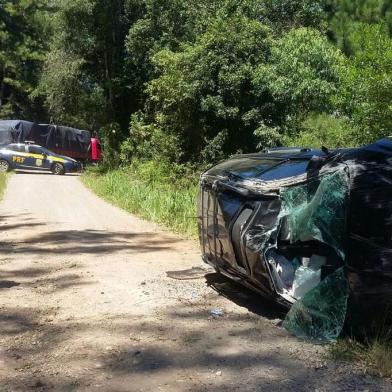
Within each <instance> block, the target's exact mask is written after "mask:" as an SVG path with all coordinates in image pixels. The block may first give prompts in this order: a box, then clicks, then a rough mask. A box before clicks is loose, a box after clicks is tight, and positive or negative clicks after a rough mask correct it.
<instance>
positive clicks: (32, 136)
mask: <svg viewBox="0 0 392 392" xmlns="http://www.w3.org/2000/svg"><path fill="white" fill-rule="evenodd" d="M90 137H91V136H90V132H89V131H85V130H79V129H75V128H70V127H63V126H57V125H53V124H36V123H32V122H28V121H21V120H4V121H0V144H9V143H22V142H25V141H33V142H34V143H36V144H38V145H40V146H44V147H46V148H48V149H49V150H52V151H54V152H56V153H59V154H64V155H69V156H72V157H77V158H85V157H86V154H87V152H88V148H89V145H90Z"/></svg>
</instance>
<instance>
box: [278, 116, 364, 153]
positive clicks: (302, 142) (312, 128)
mask: <svg viewBox="0 0 392 392" xmlns="http://www.w3.org/2000/svg"><path fill="white" fill-rule="evenodd" d="M301 128H302V130H301V132H300V133H299V134H297V135H295V136H294V137H287V138H286V139H285V144H287V145H288V146H293V147H294V146H295V147H313V148H320V147H321V146H325V147H328V148H334V147H351V146H352V147H354V146H356V145H358V141H357V137H356V134H357V131H356V130H355V129H353V128H352V127H351V126H350V124H349V121H348V119H347V118H337V117H334V116H331V115H329V114H326V113H321V114H311V115H310V116H309V117H308V118H307V119H306V120H305V121H304V122H303V123H302V126H301Z"/></svg>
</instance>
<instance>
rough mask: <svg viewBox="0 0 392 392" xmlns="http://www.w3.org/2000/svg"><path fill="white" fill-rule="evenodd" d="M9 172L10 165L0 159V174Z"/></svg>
mask: <svg viewBox="0 0 392 392" xmlns="http://www.w3.org/2000/svg"><path fill="white" fill-rule="evenodd" d="M8 170H10V164H9V163H8V161H6V160H5V159H0V173H5V172H7V171H8Z"/></svg>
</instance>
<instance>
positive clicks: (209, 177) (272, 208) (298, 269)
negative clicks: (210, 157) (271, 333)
mask: <svg viewBox="0 0 392 392" xmlns="http://www.w3.org/2000/svg"><path fill="white" fill-rule="evenodd" d="M391 163H392V139H390V138H385V139H382V140H380V141H378V142H376V143H374V144H370V145H367V146H364V147H360V148H352V149H337V150H334V151H327V150H312V149H288V148H283V149H279V148H278V149H272V150H268V151H265V152H263V153H258V154H247V155H239V156H236V157H234V158H232V159H229V160H227V161H224V162H221V163H219V164H218V165H216V166H214V167H213V168H211V169H210V170H208V171H207V172H206V173H204V174H203V175H202V176H201V179H200V197H199V214H198V215H199V234H200V244H201V249H202V257H203V260H204V261H205V262H206V263H208V264H210V265H212V266H213V267H214V268H215V269H216V270H217V271H218V272H220V273H222V274H224V275H227V276H229V277H230V278H232V279H235V280H237V281H239V282H241V283H243V284H244V285H247V286H249V287H250V288H252V289H254V290H256V291H257V292H258V293H260V294H262V295H264V296H267V297H269V298H272V299H273V300H275V301H277V302H279V303H280V304H282V305H283V306H285V307H287V308H289V309H290V310H289V312H288V314H287V316H286V319H285V321H284V326H285V327H286V328H287V329H288V330H290V331H291V332H293V333H294V334H296V335H297V336H299V337H304V338H308V339H312V340H316V341H331V340H335V339H336V338H337V337H338V335H339V334H340V332H341V330H342V328H343V325H344V323H345V321H346V319H347V315H348V308H349V307H350V308H353V309H354V308H358V307H361V308H363V309H364V308H368V309H370V308H372V309H374V306H375V304H376V305H377V306H385V305H386V303H387V302H388V301H390V298H391V296H390V293H391V292H392V247H391V239H392V186H391V185H392V165H391Z"/></svg>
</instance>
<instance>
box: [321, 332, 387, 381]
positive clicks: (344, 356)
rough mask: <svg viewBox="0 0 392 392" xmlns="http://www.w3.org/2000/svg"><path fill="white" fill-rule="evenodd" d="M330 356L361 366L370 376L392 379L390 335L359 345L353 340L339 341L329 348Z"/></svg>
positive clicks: (344, 339) (343, 339)
mask: <svg viewBox="0 0 392 392" xmlns="http://www.w3.org/2000/svg"><path fill="white" fill-rule="evenodd" d="M390 332H391V331H390ZM329 355H330V357H331V358H332V359H334V360H339V361H348V362H355V363H357V364H360V365H362V367H363V368H364V369H365V370H366V373H368V374H371V375H374V376H379V377H392V340H391V337H390V333H387V334H382V335H380V336H376V337H374V338H372V339H369V340H368V341H366V342H365V343H359V342H358V341H356V340H355V339H351V338H342V339H339V340H338V341H337V343H335V344H333V345H331V346H330V347H329Z"/></svg>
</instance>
